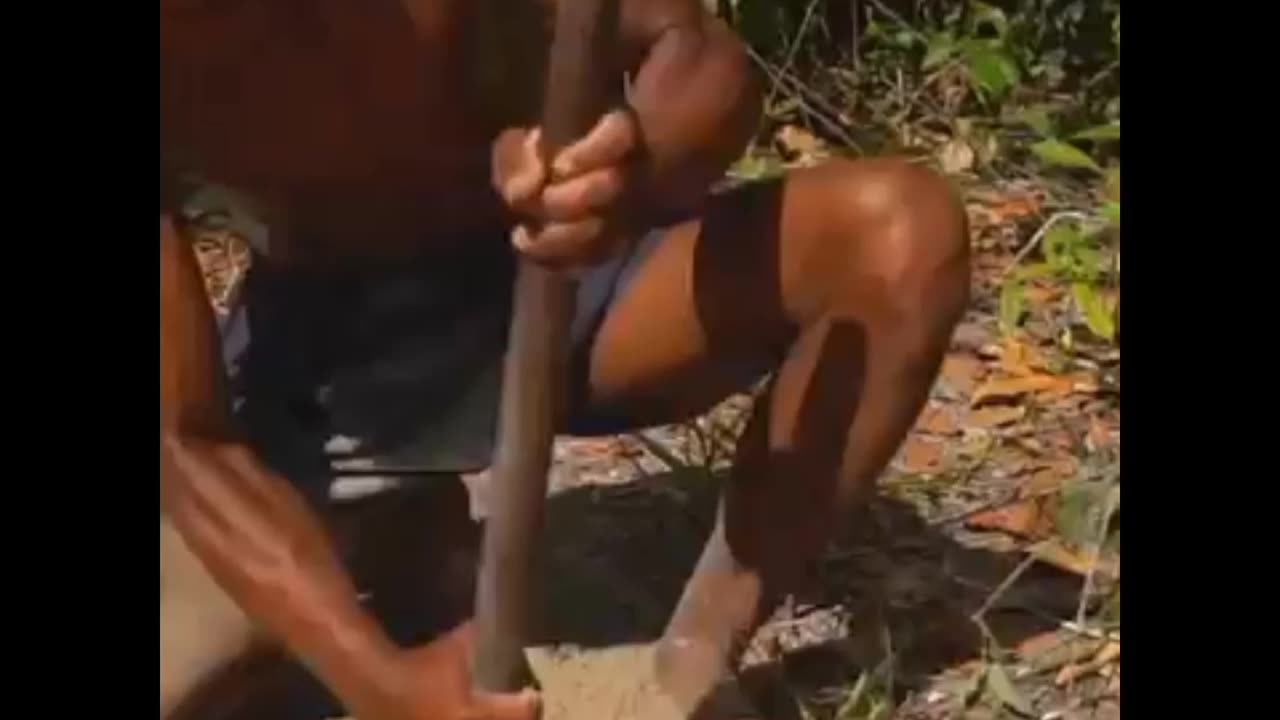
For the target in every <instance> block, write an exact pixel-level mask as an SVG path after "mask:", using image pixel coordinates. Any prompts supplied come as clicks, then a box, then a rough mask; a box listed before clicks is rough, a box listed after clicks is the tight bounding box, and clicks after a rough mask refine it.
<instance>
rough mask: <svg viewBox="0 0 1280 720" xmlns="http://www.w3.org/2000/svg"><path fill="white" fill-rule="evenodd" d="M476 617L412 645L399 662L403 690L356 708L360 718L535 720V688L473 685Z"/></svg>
mask: <svg viewBox="0 0 1280 720" xmlns="http://www.w3.org/2000/svg"><path fill="white" fill-rule="evenodd" d="M471 633H472V628H471V623H465V624H463V625H461V626H459V627H458V628H456V629H454V630H453V631H451V632H449V633H448V634H447V635H444V636H443V637H441V638H438V639H436V640H434V641H432V642H431V643H429V644H427V645H424V646H422V647H419V648H414V649H412V650H406V651H404V652H403V654H402V655H401V656H400V660H399V662H398V665H399V670H398V671H397V674H398V675H399V683H398V684H399V687H400V691H399V692H398V693H396V694H393V695H392V696H390V697H388V698H387V702H386V703H385V705H381V706H376V707H366V708H354V709H353V711H354V712H355V714H356V720H464V719H465V720H534V718H536V717H538V708H539V698H538V695H537V693H535V692H534V691H532V690H525V691H523V692H520V693H514V694H510V695H506V694H504V695H490V694H482V693H479V692H476V691H475V690H473V689H472V685H471V667H470V660H471V653H472V638H471Z"/></svg>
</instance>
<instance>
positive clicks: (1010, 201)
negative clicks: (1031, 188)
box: [987, 194, 1040, 223]
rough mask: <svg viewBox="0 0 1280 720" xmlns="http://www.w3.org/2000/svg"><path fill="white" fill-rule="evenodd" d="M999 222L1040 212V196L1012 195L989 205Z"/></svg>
mask: <svg viewBox="0 0 1280 720" xmlns="http://www.w3.org/2000/svg"><path fill="white" fill-rule="evenodd" d="M987 212H989V213H991V215H992V217H993V218H994V219H995V220H996V222H999V223H1007V222H1012V221H1014V220H1020V219H1022V218H1024V217H1029V216H1031V215H1036V214H1038V213H1039V212H1040V198H1038V197H1036V196H1035V195H1031V194H1021V195H1012V196H1009V197H1006V198H1004V199H1003V200H1001V201H999V202H997V203H996V204H994V205H991V206H989V207H987Z"/></svg>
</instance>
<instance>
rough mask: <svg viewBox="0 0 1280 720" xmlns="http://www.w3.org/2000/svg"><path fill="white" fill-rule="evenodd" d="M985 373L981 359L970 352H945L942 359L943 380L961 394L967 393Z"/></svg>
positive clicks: (971, 390)
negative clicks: (944, 356)
mask: <svg viewBox="0 0 1280 720" xmlns="http://www.w3.org/2000/svg"><path fill="white" fill-rule="evenodd" d="M985 373H986V368H985V367H984V366H983V364H982V361H981V360H979V359H978V358H977V357H975V356H974V355H972V354H970V353H957V352H952V353H947V356H946V358H945V359H944V360H943V361H942V370H941V377H942V380H943V382H945V383H946V384H947V386H948V387H950V388H951V389H952V390H954V391H955V392H957V393H960V394H961V395H968V394H970V393H971V392H973V389H974V388H975V387H977V385H978V381H979V380H981V379H982V376H983V375H984V374H985Z"/></svg>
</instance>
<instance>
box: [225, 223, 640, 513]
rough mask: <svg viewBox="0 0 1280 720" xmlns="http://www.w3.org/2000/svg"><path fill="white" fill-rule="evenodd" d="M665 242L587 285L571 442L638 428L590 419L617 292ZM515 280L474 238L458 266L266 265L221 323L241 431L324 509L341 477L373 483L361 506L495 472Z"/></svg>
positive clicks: (447, 262) (593, 276)
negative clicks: (592, 363) (433, 482)
mask: <svg viewBox="0 0 1280 720" xmlns="http://www.w3.org/2000/svg"><path fill="white" fill-rule="evenodd" d="M662 235H663V234H662V232H661V231H654V232H651V233H649V234H648V235H647V236H646V237H645V238H643V239H642V241H641V242H640V243H638V244H637V246H636V247H635V248H634V249H633V250H632V251H631V252H629V253H628V254H626V255H625V256H623V257H621V258H619V259H617V260H615V261H612V262H610V263H607V264H605V265H603V266H600V267H597V268H595V269H593V270H591V271H590V272H588V273H587V274H586V276H585V277H583V278H582V283H581V288H580V290H579V295H578V307H577V316H576V317H575V318H574V321H573V327H572V350H571V352H572V358H573V363H572V367H573V373H574V377H572V378H571V379H570V386H571V388H572V389H573V396H574V397H573V400H572V401H571V405H572V411H571V413H570V417H569V420H568V426H567V427H565V428H563V431H564V432H566V433H569V434H581V435H596V434H612V433H616V432H621V431H623V430H624V429H626V427H627V423H626V421H625V419H624V418H612V417H601V416H597V415H593V414H591V413H590V412H588V411H587V409H586V408H585V403H584V402H583V400H584V397H585V389H586V382H585V377H586V369H587V358H588V354H589V351H590V348H591V345H592V342H593V340H594V338H595V334H596V331H597V330H598V329H599V327H600V323H601V322H602V320H603V318H604V317H605V315H606V313H607V312H608V310H609V308H610V307H611V305H612V303H613V301H614V299H615V298H616V297H617V294H618V292H619V291H620V290H621V289H622V288H623V287H625V286H626V284H627V283H628V281H629V280H630V279H631V277H632V275H633V274H634V272H635V270H636V269H637V268H638V267H639V265H640V263H641V262H642V260H643V259H644V258H645V257H646V256H647V255H648V254H649V253H650V252H651V251H652V249H653V248H654V247H655V246H656V245H657V243H658V242H660V240H661V238H662ZM514 268H515V262H514V258H513V256H512V253H511V250H510V248H509V245H508V244H507V242H506V239H505V238H503V237H493V238H477V239H476V241H475V242H474V243H468V244H467V245H466V249H465V250H463V251H459V252H456V253H454V254H453V256H452V257H432V258H430V259H426V258H424V259H420V260H416V261H411V262H397V263H387V264H385V265H378V264H371V265H367V266H360V267H354V268H344V269H343V270H341V271H325V272H316V271H298V270H289V271H282V270H279V269H275V268H270V267H268V266H267V265H266V264H265V263H262V262H256V263H254V266H253V269H251V270H250V272H249V274H248V277H247V278H246V280H245V282H244V284H243V286H242V288H241V289H240V291H239V293H238V297H237V299H236V301H235V302H234V303H233V305H232V310H231V312H230V313H229V315H228V316H226V317H225V318H223V319H222V322H221V331H222V339H223V348H224V360H225V362H226V365H227V368H228V371H229V376H230V377H231V379H232V396H233V402H234V407H235V412H236V416H237V419H238V421H239V423H240V424H241V427H242V429H243V430H244V431H245V432H246V434H247V435H248V437H249V439H250V441H251V442H252V443H253V445H254V446H255V448H256V450H257V451H258V452H259V453H260V455H261V456H262V457H263V459H264V460H265V461H266V462H267V463H268V464H269V465H271V466H272V467H273V468H275V469H276V470H277V471H279V472H281V473H282V474H284V475H286V476H287V477H289V478H290V480H291V481H292V482H293V483H294V484H295V485H296V486H297V487H298V488H299V489H301V490H302V491H303V492H304V493H305V494H307V495H308V496H310V497H312V498H314V499H316V500H323V499H326V498H327V499H333V498H334V497H335V495H341V493H340V492H339V493H335V487H334V483H335V481H339V480H342V479H343V476H344V474H346V475H348V476H356V475H358V476H360V480H358V481H357V480H354V479H352V478H351V477H348V478H347V479H346V483H347V484H346V487H348V488H355V492H357V493H358V492H360V488H361V487H364V488H366V489H368V488H380V487H385V486H387V485H395V484H398V483H400V482H403V478H404V477H416V476H419V475H420V474H423V473H430V472H440V473H454V472H467V471H473V470H478V469H483V468H484V467H486V466H488V464H489V459H490V455H491V453H492V450H493V444H494V435H495V427H496V422H497V408H498V398H499V394H500V391H501V365H502V355H503V350H504V347H505V344H506V334H507V326H508V323H509V319H510V297H511V287H512V282H513V279H514ZM383 471H385V472H383ZM397 471H399V472H397ZM406 471H411V472H406ZM398 476H399V477H398Z"/></svg>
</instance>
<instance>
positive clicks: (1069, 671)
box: [1054, 641, 1120, 687]
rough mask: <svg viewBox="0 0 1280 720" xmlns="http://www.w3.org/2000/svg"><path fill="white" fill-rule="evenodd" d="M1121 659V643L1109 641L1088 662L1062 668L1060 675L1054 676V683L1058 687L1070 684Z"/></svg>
mask: <svg viewBox="0 0 1280 720" xmlns="http://www.w3.org/2000/svg"><path fill="white" fill-rule="evenodd" d="M1119 659H1120V643H1118V642H1115V641H1108V642H1107V643H1106V644H1105V645H1103V646H1102V649H1101V650H1099V651H1098V653H1097V654H1096V655H1094V656H1093V657H1092V658H1091V659H1090V660H1089V661H1088V662H1084V663H1079V664H1076V665H1067V666H1065V667H1063V668H1062V670H1061V671H1059V672H1058V676H1057V677H1056V678H1054V683H1055V684H1056V685H1057V686H1058V687H1062V686H1063V685H1067V684H1070V683H1071V682H1073V681H1075V680H1079V679H1080V678H1082V677H1084V676H1086V675H1088V674H1089V673H1093V672H1098V671H1100V670H1102V669H1103V668H1104V667H1107V666H1108V665H1110V664H1111V663H1113V662H1115V661H1116V660H1119Z"/></svg>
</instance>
